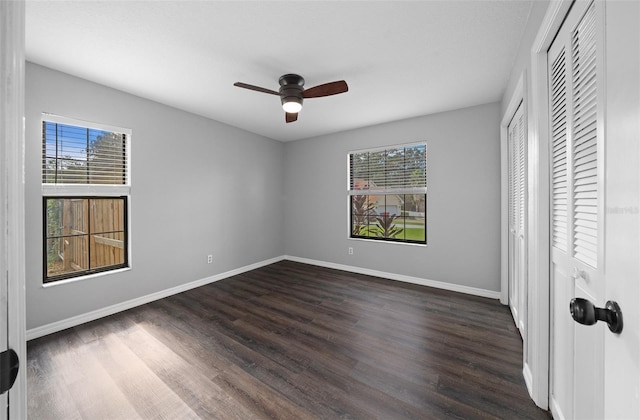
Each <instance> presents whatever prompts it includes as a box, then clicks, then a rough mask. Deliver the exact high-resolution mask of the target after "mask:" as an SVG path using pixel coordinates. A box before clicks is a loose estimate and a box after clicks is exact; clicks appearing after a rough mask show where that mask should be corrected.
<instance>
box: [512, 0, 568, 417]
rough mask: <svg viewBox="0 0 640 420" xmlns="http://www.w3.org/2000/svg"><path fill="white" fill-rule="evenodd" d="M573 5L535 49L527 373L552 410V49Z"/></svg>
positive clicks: (563, 4)
mask: <svg viewBox="0 0 640 420" xmlns="http://www.w3.org/2000/svg"><path fill="white" fill-rule="evenodd" d="M571 3H572V1H571V0H560V1H554V2H550V3H549V7H548V8H547V13H546V14H545V16H544V19H543V20H542V24H541V25H540V28H539V30H538V34H537V36H536V38H535V40H534V42H533V46H532V48H531V85H532V88H531V95H530V98H529V100H530V102H531V106H530V107H529V114H528V129H529V130H528V131H529V138H528V141H529V148H528V149H529V156H528V180H529V183H528V196H529V203H528V215H529V217H528V229H527V230H528V232H529V237H528V250H529V254H528V258H529V264H528V278H529V282H528V307H529V308H530V310H529V314H528V315H529V322H528V330H527V337H526V339H525V342H524V345H525V348H524V353H525V354H526V355H527V357H526V360H525V364H524V369H523V374H524V378H525V382H526V384H527V388H528V390H529V394H530V395H531V398H532V399H533V401H534V402H535V403H536V404H537V405H538V406H539V407H542V408H544V409H547V408H548V405H549V309H550V308H549V278H550V272H549V134H548V133H549V119H548V106H547V50H548V49H549V46H550V45H551V43H552V41H553V39H554V37H555V35H556V33H557V32H558V29H560V26H561V25H562V22H563V20H564V18H565V16H566V15H567V13H568V11H569V9H570V8H571Z"/></svg>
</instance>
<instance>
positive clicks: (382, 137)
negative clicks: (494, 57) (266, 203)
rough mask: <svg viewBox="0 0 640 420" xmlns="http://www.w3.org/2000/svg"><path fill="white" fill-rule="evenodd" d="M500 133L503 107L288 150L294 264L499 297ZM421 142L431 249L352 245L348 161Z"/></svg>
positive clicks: (288, 245) (288, 243) (288, 247)
mask: <svg viewBox="0 0 640 420" xmlns="http://www.w3.org/2000/svg"><path fill="white" fill-rule="evenodd" d="M499 125H500V104H499V103H494V104H487V105H481V106H476V107H471V108H465V109H461V110H456V111H450V112H444V113H440V114H434V115H429V116H424V117H419V118H413V119H408V120H403V121H398V122H393V123H388V124H382V125H377V126H372V127H367V128H362V129H357V130H352V131H347V132H342V133H337V134H332V135H327V136H322V137H317V138H312V139H306V140H299V141H295V142H291V143H286V145H285V159H284V162H285V177H284V179H285V181H284V182H285V195H286V201H285V203H286V204H285V205H286V207H285V216H286V223H285V251H286V253H287V255H292V256H296V257H301V258H309V259H314V260H320V261H324V262H331V263H336V264H345V265H350V266H355V267H362V268H368V269H373V270H379V271H383V272H390V273H395V274H401V275H406V276H413V277H418V278H421V279H427V280H435V281H442V282H449V283H454V284H458V285H463V286H470V287H476V288H480V289H485V290H491V291H499V290H500V271H499V268H500V267H499V266H500V134H499ZM419 141H426V142H427V166H428V169H427V188H428V194H427V242H428V245H427V246H426V247H424V246H417V245H403V244H395V243H381V242H373V241H364V240H354V239H349V238H348V214H347V213H348V205H347V153H348V152H349V151H353V150H358V149H365V148H371V147H378V146H386V145H393V144H402V143H413V142H419ZM348 247H353V249H354V255H348V253H347V249H348Z"/></svg>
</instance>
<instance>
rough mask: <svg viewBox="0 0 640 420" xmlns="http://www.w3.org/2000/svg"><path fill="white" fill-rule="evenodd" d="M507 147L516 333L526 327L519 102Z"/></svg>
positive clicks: (511, 291) (523, 137)
mask: <svg viewBox="0 0 640 420" xmlns="http://www.w3.org/2000/svg"><path fill="white" fill-rule="evenodd" d="M507 132H508V139H507V140H508V150H509V153H508V154H509V165H508V169H509V186H508V188H509V308H510V309H511V313H512V315H513V320H514V321H515V323H516V325H517V326H518V329H519V330H520V333H521V334H522V335H523V336H524V334H525V329H526V298H525V296H526V290H527V284H526V273H527V270H526V226H527V224H526V185H527V183H526V156H527V153H526V151H527V148H526V132H527V131H526V126H525V113H524V105H523V104H522V103H520V105H519V106H518V108H517V110H516V112H515V113H514V115H513V118H512V119H511V122H510V123H509V125H508V127H507Z"/></svg>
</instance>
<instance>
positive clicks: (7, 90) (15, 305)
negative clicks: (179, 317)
mask: <svg viewBox="0 0 640 420" xmlns="http://www.w3.org/2000/svg"><path fill="white" fill-rule="evenodd" d="M2 3H3V4H2V5H1V6H0V7H2V12H3V13H2V16H1V17H0V21H1V22H2V25H0V35H1V36H2V40H3V41H2V46H3V48H2V51H1V52H0V54H2V57H1V59H0V63H2V64H1V66H0V67H2V69H1V70H2V72H3V76H2V79H1V83H2V90H3V94H4V95H3V98H2V100H3V101H6V102H4V103H3V107H2V114H1V115H0V122H1V123H2V124H1V128H0V129H1V130H2V131H1V133H2V134H1V136H0V141H2V142H3V145H2V146H3V149H4V152H5V153H4V156H2V157H0V159H2V169H3V171H5V172H4V173H5V174H6V177H2V178H3V180H2V182H4V187H5V188H4V191H3V196H2V197H1V198H0V202H1V203H2V205H5V203H6V212H5V213H4V215H5V216H4V220H2V221H1V223H2V224H5V223H6V229H5V233H6V238H5V241H6V242H5V245H6V247H5V251H4V257H5V261H6V263H7V267H6V273H7V279H8V284H7V306H8V308H7V317H8V344H9V348H12V349H13V350H14V351H15V352H16V353H17V354H18V357H19V358H20V370H19V371H18V377H17V379H16V382H15V384H14V385H13V388H11V390H10V391H9V392H8V395H9V396H8V398H9V419H23V418H27V375H26V372H27V369H26V367H27V349H26V347H27V346H26V310H25V308H26V305H25V229H24V227H25V222H24V196H25V180H24V162H25V161H24V150H25V138H24V115H25V114H24V109H25V107H24V100H25V54H24V49H25V2H24V0H17V1H9V2H2Z"/></svg>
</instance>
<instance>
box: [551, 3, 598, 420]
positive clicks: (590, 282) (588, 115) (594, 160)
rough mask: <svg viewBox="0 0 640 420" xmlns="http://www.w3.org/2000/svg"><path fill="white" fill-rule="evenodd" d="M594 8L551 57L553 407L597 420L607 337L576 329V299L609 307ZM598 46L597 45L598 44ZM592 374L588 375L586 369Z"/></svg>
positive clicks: (563, 34)
mask: <svg viewBox="0 0 640 420" xmlns="http://www.w3.org/2000/svg"><path fill="white" fill-rule="evenodd" d="M596 7H598V5H596V4H594V3H591V4H589V3H588V2H576V3H575V4H574V7H573V9H572V10H571V12H570V14H569V16H568V18H567V20H566V21H565V23H564V24H563V26H562V28H561V30H560V32H559V33H558V36H557V37H556V40H555V41H554V43H553V45H552V46H551V48H550V49H549V56H548V75H549V76H548V77H549V83H548V86H549V113H550V115H549V121H550V128H551V129H550V133H549V134H550V137H549V138H550V156H551V164H550V168H551V174H550V180H551V197H550V199H551V203H550V204H551V209H550V210H551V232H550V239H551V341H552V342H551V354H550V357H551V360H550V364H551V384H550V391H551V401H550V405H551V406H552V408H554V409H555V410H556V412H558V413H559V414H560V415H561V417H562V418H567V419H570V418H599V417H600V416H599V415H598V413H603V411H602V410H603V407H602V399H601V396H602V395H603V394H602V392H603V389H602V385H601V384H602V379H603V369H602V360H600V359H601V357H602V343H603V340H602V337H603V335H602V331H601V329H600V328H592V327H587V326H583V325H579V324H576V323H575V322H574V321H573V319H572V318H571V315H570V313H569V310H568V308H569V302H570V300H571V299H572V298H573V297H583V298H587V299H589V300H590V301H592V302H594V303H596V305H597V306H603V303H604V302H602V294H603V287H604V284H603V275H602V270H601V265H602V254H603V253H602V252H601V249H602V248H601V241H602V238H603V235H602V215H603V206H602V200H601V194H600V190H601V189H600V188H599V186H600V181H601V179H602V165H601V163H600V162H601V161H602V156H601V155H602V153H601V149H602V135H601V130H602V129H601V127H600V125H601V118H602V110H601V108H602V107H601V105H600V97H599V95H600V92H599V86H600V84H601V78H602V75H601V70H600V68H599V66H600V64H599V63H600V61H599V57H598V54H597V51H599V50H598V49H597V47H598V46H597V45H596V44H597V42H596V40H597V39H598V38H597V31H596V29H597V28H598V26H597V25H596ZM598 42H599V41H598ZM585 367H587V368H585Z"/></svg>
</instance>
